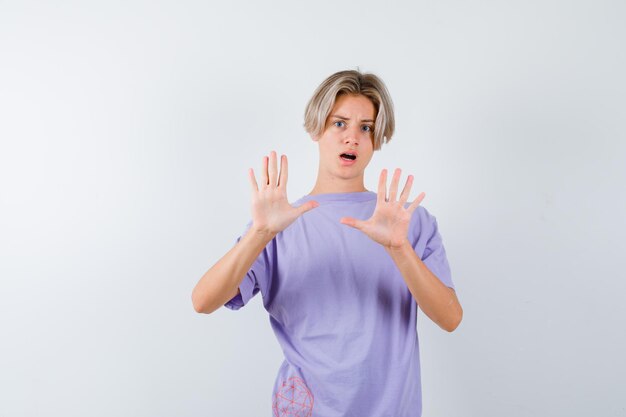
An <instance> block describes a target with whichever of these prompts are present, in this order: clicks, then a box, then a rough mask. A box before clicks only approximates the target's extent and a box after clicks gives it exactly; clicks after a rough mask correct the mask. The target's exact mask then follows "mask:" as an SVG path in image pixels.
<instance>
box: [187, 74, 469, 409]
mask: <svg viewBox="0 0 626 417" xmlns="http://www.w3.org/2000/svg"><path fill="white" fill-rule="evenodd" d="M304 126H305V129H306V131H307V132H308V133H309V134H310V135H311V138H312V139H313V140H314V141H316V142H317V143H318V145H319V152H320V157H319V167H318V176H317V181H316V183H315V186H314V187H313V190H312V191H311V192H310V193H309V194H307V195H305V196H303V197H301V198H300V199H299V200H297V201H295V202H294V203H293V205H292V204H290V203H289V202H288V200H287V171H288V170H287V157H286V156H285V155H283V156H282V157H281V160H280V174H279V173H278V169H277V160H276V153H275V152H274V151H272V152H271V153H270V155H269V157H268V156H265V157H264V158H263V169H262V171H261V181H260V184H257V181H256V178H255V175H254V171H253V170H252V169H250V170H249V171H248V173H249V178H250V184H251V188H252V220H251V221H250V222H249V223H248V224H247V226H246V230H245V231H244V234H243V235H242V236H240V237H239V238H238V239H237V243H236V244H235V246H234V247H233V248H232V249H231V250H230V251H229V252H228V253H227V254H226V255H224V257H223V258H221V259H220V260H219V261H218V262H217V263H216V264H215V265H214V266H213V267H212V268H211V269H209V271H207V272H206V273H205V274H204V276H203V277H202V278H201V280H200V281H199V282H198V284H197V285H196V287H195V288H194V290H193V294H192V300H193V305H194V308H195V309H196V311H198V312H202V313H211V312H213V311H215V310H216V309H218V308H219V307H220V306H222V305H225V306H226V307H228V308H230V309H232V310H237V309H239V308H241V307H242V306H244V305H246V304H247V303H248V301H249V300H250V299H251V298H252V297H253V296H254V295H256V294H257V293H258V292H259V291H260V292H261V294H262V297H263V305H264V307H265V309H266V310H267V312H268V313H269V315H270V324H271V326H272V328H273V330H274V333H275V334H276V337H277V339H278V342H279V343H280V346H281V347H282V350H283V352H284V355H285V360H284V362H283V364H282V365H281V367H280V369H279V370H278V375H277V377H276V381H275V384H274V392H273V402H272V407H273V412H274V416H277V417H283V416H290V417H291V416H309V417H331V416H356V417H368V416H372V417H377V416H389V417H419V416H421V411H422V402H421V382H420V363H419V344H418V337H417V326H416V324H417V311H418V309H417V306H418V305H419V306H420V308H421V310H422V311H423V312H424V313H426V315H427V316H428V317H429V318H430V319H431V320H433V321H434V322H435V323H437V324H438V325H439V326H440V327H441V328H443V329H445V330H447V331H450V332H451V331H453V330H454V329H455V328H456V327H457V326H458V325H459V323H460V321H461V318H462V315H463V311H462V308H461V305H460V304H459V301H458V299H457V297H456V294H455V291H454V284H453V282H452V278H451V273H450V267H449V265H448V261H447V258H446V252H445V249H444V246H443V243H442V239H441V235H440V233H439V231H438V227H437V221H436V219H435V217H434V216H433V215H431V214H430V213H429V212H428V211H427V210H426V209H425V208H424V207H422V206H419V204H420V202H421V201H422V199H423V198H424V193H421V194H420V195H419V196H418V197H417V198H416V199H415V200H414V201H413V202H412V203H410V204H409V203H407V200H408V198H409V193H410V190H411V185H412V183H413V176H412V175H409V176H408V178H407V181H406V184H405V186H404V188H403V190H402V192H401V193H400V194H399V193H398V183H399V180H400V172H401V171H400V169H396V170H395V172H394V175H393V178H392V181H391V186H390V188H389V192H387V170H386V169H383V170H382V172H381V174H380V177H379V183H378V190H377V193H375V192H372V191H369V190H367V189H366V188H365V186H364V183H363V178H364V172H365V168H366V167H367V165H368V163H369V161H370V160H371V158H372V155H373V152H374V151H375V150H379V149H380V148H381V145H382V144H383V140H386V142H389V140H390V139H391V136H392V134H393V131H394V115H393V105H392V101H391V98H390V96H389V93H388V92H387V89H386V87H385V86H384V84H383V82H382V81H381V80H380V79H379V78H378V77H377V76H375V75H374V74H363V73H361V72H359V71H352V70H350V71H340V72H337V73H335V74H333V75H331V76H330V77H328V78H327V79H326V80H324V82H322V84H321V85H320V86H319V87H318V88H317V90H316V91H315V93H314V94H313V97H312V98H311V100H310V101H309V103H308V105H307V108H306V111H305V124H304Z"/></svg>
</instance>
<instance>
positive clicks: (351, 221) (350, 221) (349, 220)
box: [339, 217, 363, 229]
mask: <svg viewBox="0 0 626 417" xmlns="http://www.w3.org/2000/svg"><path fill="white" fill-rule="evenodd" d="M339 222H341V223H342V224H345V225H347V226H352V227H354V228H355V229H361V223H363V221H362V220H359V219H355V218H354V217H342V218H341V219H339Z"/></svg>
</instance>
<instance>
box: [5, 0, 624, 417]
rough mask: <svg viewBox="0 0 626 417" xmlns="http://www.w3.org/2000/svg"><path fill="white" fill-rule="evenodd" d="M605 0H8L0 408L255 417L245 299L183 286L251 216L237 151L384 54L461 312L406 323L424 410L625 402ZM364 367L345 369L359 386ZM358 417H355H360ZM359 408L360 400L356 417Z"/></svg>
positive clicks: (263, 360) (611, 13)
mask: <svg viewBox="0 0 626 417" xmlns="http://www.w3.org/2000/svg"><path fill="white" fill-rule="evenodd" d="M625 21H626V6H625V5H624V3H623V2H620V1H613V2H610V1H564V0H563V1H524V2H522V1H516V2H513V1H509V2H496V1H441V2H438V1H419V2H408V1H407V2H386V3H383V2H381V1H378V2H363V1H356V0H351V1H348V2H334V1H332V2H306V3H304V2H295V1H281V2H257V1H252V0H248V1H244V2H230V3H229V2H219V3H217V2H200V1H196V2H193V1H176V2H174V1H172V2H153V1H144V2H139V1H125V2H78V1H76V2H63V1H61V2H25V1H23V2H9V1H1V2H0V138H1V148H0V213H1V217H0V256H1V262H0V278H1V281H0V284H1V285H0V339H1V341H0V416H3V417H4V416H6V417H17V416H32V417H35V416H37V417H39V416H58V417H70V416H80V417H83V416H103V417H104V416H106V417H110V416H142V417H143V416H145V417H161V416H163V417H165V416H189V417H192V416H269V415H271V393H272V387H273V382H274V379H275V376H276V372H277V370H278V367H279V365H280V363H281V361H282V359H283V356H282V351H281V349H280V346H279V345H278V343H277V341H276V339H275V336H274V334H273V332H272V330H271V327H270V325H269V318H268V315H267V312H266V311H265V310H264V309H263V305H262V302H261V301H262V300H261V296H260V294H257V295H256V296H255V298H254V299H253V300H252V301H251V302H250V304H249V305H247V306H246V307H244V308H243V309H241V310H239V311H236V312H235V311H231V310H228V309H226V308H221V309H220V310H218V311H216V312H215V313H214V314H211V315H205V314H198V313H196V312H195V311H194V309H193V306H192V303H191V291H192V289H193V287H194V286H195V284H196V283H197V281H198V280H199V279H200V277H201V276H202V275H203V274H204V273H205V272H206V270H208V269H209V268H210V267H211V266H212V265H213V264H214V263H215V262H216V261H217V260H218V259H219V258H220V257H221V256H222V255H224V254H225V253H226V252H227V251H228V250H229V249H230V248H231V247H232V246H233V245H234V243H235V240H236V238H237V237H238V236H239V235H240V234H241V233H242V232H243V230H244V227H245V225H246V223H247V222H248V221H249V220H250V216H251V213H250V184H249V182H248V177H247V169H248V168H249V167H252V168H254V170H255V173H256V174H257V178H259V176H258V175H259V173H260V169H261V160H262V157H263V156H264V155H267V154H269V152H270V151H271V150H276V151H277V152H278V153H279V155H280V154H283V153H284V154H286V155H287V156H288V158H289V166H290V170H289V183H288V198H289V201H292V202H293V201H295V200H296V199H298V198H300V197H301V196H303V195H305V194H307V193H309V192H310V191H311V189H312V188H313V184H314V181H315V178H316V174H317V163H318V148H317V145H316V144H315V143H314V142H312V141H311V139H310V138H309V136H308V135H307V134H306V133H305V131H304V129H303V127H302V123H303V113H304V107H305V105H306V102H307V101H308V99H309V98H310V97H311V95H312V93H313V91H314V89H315V88H316V87H317V86H318V85H319V83H320V82H321V81H322V80H323V79H324V78H326V77H327V76H328V75H330V74H332V73H334V72H336V71H339V70H343V69H356V68H357V67H358V68H359V69H360V70H362V71H367V72H374V73H375V74H377V75H379V76H380V77H381V78H382V79H383V80H384V81H385V83H386V84H387V86H388V88H389V90H390V93H391V96H392V98H393V100H394V104H395V109H396V117H397V131H396V134H395V135H394V137H393V139H392V141H391V142H390V143H389V144H387V145H384V146H383V148H382V150H381V151H380V152H376V153H375V154H374V157H373V159H372V161H371V163H370V165H369V167H368V169H367V170H366V183H365V185H366V187H367V188H368V189H370V190H374V191H375V190H376V186H377V179H378V175H379V173H380V170H381V169H383V168H388V169H390V170H392V169H394V168H396V167H400V168H402V170H403V171H402V178H401V183H402V184H404V181H405V180H406V176H407V175H409V174H413V175H414V176H415V182H414V185H413V189H412V192H411V197H410V199H411V200H412V199H414V198H415V197H417V195H418V194H419V192H421V191H424V192H425V193H426V197H425V199H424V201H423V202H422V205H423V206H424V207H426V208H427V209H428V210H429V211H430V212H431V213H433V214H434V215H435V216H436V217H437V220H438V222H439V224H440V231H441V234H442V237H443V241H444V244H445V247H446V250H447V253H448V259H449V262H450V265H451V270H452V277H453V280H454V282H455V284H456V286H457V291H458V295H459V299H460V301H461V303H462V305H463V307H464V319H463V321H462V323H461V325H460V326H459V327H458V328H457V329H456V331H454V332H452V333H447V332H445V331H444V330H442V329H440V328H439V327H438V326H437V325H435V324H434V323H433V322H431V321H430V319H428V318H427V317H426V316H425V315H424V314H423V313H422V314H420V319H419V322H418V329H419V340H420V348H421V363H422V383H423V399H424V413H423V415H424V416H425V417H431V416H446V417H456V416H458V417H472V416H476V417H487V416H493V417H500V416H508V417H521V416H568V417H573V416H590V415H594V416H624V415H626V405H624V402H623V399H622V398H621V396H620V395H621V394H623V390H624V386H625V385H626V366H625V360H624V350H625V349H626V343H625V339H626V336H625V332H624V329H623V319H624V317H625V315H626V308H625V307H624V304H623V303H622V299H623V295H624V291H625V290H626V286H625V284H624V278H625V277H624V270H625V268H626V263H625V261H624V258H625V256H624V253H623V251H624V248H625V245H624V238H625V237H626V233H625V232H626V221H625V220H624V216H625V213H626V198H625V191H626V190H625V187H624V184H625V179H626V168H625V166H626V158H625V155H626V127H625V123H624V122H625V120H626V82H625V78H624V74H626V52H625V51H626V49H625V48H624V44H625V41H626V29H625V27H626V26H625V25H624V22H625ZM354 383H355V384H358V383H359V381H354ZM364 417H367V416H364ZM372 417H376V416H372Z"/></svg>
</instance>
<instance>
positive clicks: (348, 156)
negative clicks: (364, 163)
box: [339, 153, 356, 161]
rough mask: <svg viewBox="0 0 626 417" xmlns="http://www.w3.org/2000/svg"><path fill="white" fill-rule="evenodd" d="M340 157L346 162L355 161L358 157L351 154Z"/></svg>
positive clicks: (343, 154)
mask: <svg viewBox="0 0 626 417" xmlns="http://www.w3.org/2000/svg"><path fill="white" fill-rule="evenodd" d="M339 157H340V158H341V159H344V160H346V161H354V160H355V159H356V155H353V154H351V153H342V154H341V155H339Z"/></svg>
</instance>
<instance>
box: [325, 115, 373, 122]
mask: <svg viewBox="0 0 626 417" xmlns="http://www.w3.org/2000/svg"><path fill="white" fill-rule="evenodd" d="M330 117H336V118H337V119H343V120H350V118H348V117H344V116H340V115H338V114H331V115H330ZM361 121H362V122H373V120H372V119H362V120H361Z"/></svg>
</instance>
